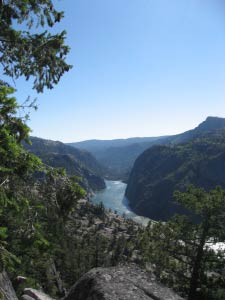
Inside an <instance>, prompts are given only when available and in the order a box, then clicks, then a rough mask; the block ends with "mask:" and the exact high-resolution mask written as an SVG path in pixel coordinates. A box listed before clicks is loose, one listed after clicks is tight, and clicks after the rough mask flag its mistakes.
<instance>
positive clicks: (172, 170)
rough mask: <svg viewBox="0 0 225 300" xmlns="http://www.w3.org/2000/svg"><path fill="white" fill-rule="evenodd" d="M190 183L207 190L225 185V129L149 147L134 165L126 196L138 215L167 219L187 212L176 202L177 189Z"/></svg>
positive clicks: (181, 188) (183, 188)
mask: <svg viewBox="0 0 225 300" xmlns="http://www.w3.org/2000/svg"><path fill="white" fill-rule="evenodd" d="M205 125H206V124H204V128H205ZM189 184H193V185H195V186H197V187H203V188H205V189H206V190H209V189H212V188H215V187H216V186H217V185H220V186H222V187H223V188H225V129H218V130H213V131H210V132H204V133H202V134H199V133H198V135H197V136H196V137H194V138H193V139H191V140H190V141H189V142H186V143H183V144H177V145H172V146H154V147H152V148H150V149H148V150H146V151H145V152H144V153H143V154H142V155H140V156H139V157H138V159H137V160H136V162H135V164H134V167H133V170H132V172H131V175H130V178H129V182H128V186H127V190H126V196H127V198H128V199H129V201H130V206H131V208H132V209H133V210H134V211H135V212H136V213H137V214H140V215H144V216H147V217H149V218H152V219H154V220H167V219H168V218H170V217H171V216H172V215H173V214H174V213H184V211H183V209H182V208H181V207H179V206H177V205H176V204H175V203H173V192H174V191H175V190H182V191H183V190H185V189H186V187H187V186H188V185H189Z"/></svg>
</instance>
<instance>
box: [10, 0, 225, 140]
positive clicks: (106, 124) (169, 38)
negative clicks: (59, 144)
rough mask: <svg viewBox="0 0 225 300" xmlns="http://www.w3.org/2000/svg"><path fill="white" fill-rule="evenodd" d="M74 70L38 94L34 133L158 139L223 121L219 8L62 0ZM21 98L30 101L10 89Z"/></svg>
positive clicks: (175, 1) (25, 89) (166, 1)
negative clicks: (209, 119)
mask: <svg viewBox="0 0 225 300" xmlns="http://www.w3.org/2000/svg"><path fill="white" fill-rule="evenodd" d="M54 2H55V4H56V7H58V8H59V9H60V10H64V11H65V18H64V19H63V21H62V22H61V23H60V24H59V25H57V27H56V30H62V29H66V31H67V43H68V44H69V46H70V47H71V52H70V55H69V56H68V62H69V63H71V64H73V66H74V67H73V69H72V70H71V71H70V72H69V73H67V74H66V75H65V76H64V77H63V78H62V80H61V81H60V83H59V84H58V86H56V87H55V88H54V90H51V91H45V92H44V94H40V95H38V99H39V109H38V111H37V112H34V113H32V114H31V121H30V122H29V125H30V126H31V128H32V129H33V133H32V135H35V136H39V137H43V138H49V139H53V140H61V141H64V142H72V141H79V140H85V139H93V138H97V139H113V138H127V137H133V136H159V135H168V134H175V133H180V132H183V131H185V130H188V129H191V128H193V127H195V126H197V125H198V123H200V122H202V121H203V120H204V119H205V118H206V117H207V116H209V115H211V116H221V117H225V5H224V3H223V1H222V0H60V1H54ZM16 88H17V90H18V92H17V96H18V98H19V99H24V98H25V97H26V96H27V95H31V96H35V94H34V92H33V91H32V90H31V85H30V84H29V83H27V82H25V81H24V80H23V79H20V80H19V81H17V83H16Z"/></svg>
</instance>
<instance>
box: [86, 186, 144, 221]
mask: <svg viewBox="0 0 225 300" xmlns="http://www.w3.org/2000/svg"><path fill="white" fill-rule="evenodd" d="M105 183H106V188H105V189H104V190H101V191H98V192H96V193H95V195H94V196H93V197H92V198H91V200H92V202H93V203H95V204H98V203H100V202H102V203H103V204H104V206H105V208H107V209H111V210H112V211H113V212H114V211H116V212H117V214H119V215H121V216H122V215H125V217H126V218H130V219H133V220H134V221H136V222H138V223H141V224H143V225H147V224H148V221H149V219H148V218H145V217H142V216H138V215H137V214H135V213H134V212H132V211H131V209H130V208H129V205H128V201H127V199H126V198H125V196H124V194H125V190H126V186H127V185H126V184H125V183H123V182H121V181H111V180H105Z"/></svg>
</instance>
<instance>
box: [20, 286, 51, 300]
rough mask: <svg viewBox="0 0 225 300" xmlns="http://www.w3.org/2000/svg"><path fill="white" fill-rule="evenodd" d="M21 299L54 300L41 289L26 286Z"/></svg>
mask: <svg viewBox="0 0 225 300" xmlns="http://www.w3.org/2000/svg"><path fill="white" fill-rule="evenodd" d="M22 299H23V300H54V299H52V298H50V297H49V296H48V295H46V294H45V293H43V292H42V291H38V290H35V289H31V288H26V289H25V290H24V294H23V296H22Z"/></svg>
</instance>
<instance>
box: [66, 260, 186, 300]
mask: <svg viewBox="0 0 225 300" xmlns="http://www.w3.org/2000/svg"><path fill="white" fill-rule="evenodd" d="M118 299H120V300H182V298H181V297H180V296H178V295H177V294H175V293H174V292H173V291H172V290H170V289H168V288H166V287H165V286H163V285H161V284H159V283H158V282H156V280H155V278H154V276H153V275H151V274H148V273H147V272H145V271H142V270H141V269H139V268H137V267H136V266H126V267H112V268H96V269H92V270H91V271H89V272H88V273H86V274H85V275H84V276H83V277H81V278H80V280H78V281H77V283H76V284H75V285H74V286H73V287H72V288H71V290H70V291H69V293H68V295H67V296H66V297H65V298H64V300H118Z"/></svg>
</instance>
